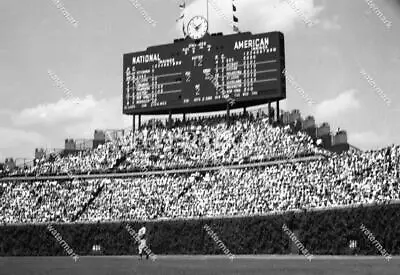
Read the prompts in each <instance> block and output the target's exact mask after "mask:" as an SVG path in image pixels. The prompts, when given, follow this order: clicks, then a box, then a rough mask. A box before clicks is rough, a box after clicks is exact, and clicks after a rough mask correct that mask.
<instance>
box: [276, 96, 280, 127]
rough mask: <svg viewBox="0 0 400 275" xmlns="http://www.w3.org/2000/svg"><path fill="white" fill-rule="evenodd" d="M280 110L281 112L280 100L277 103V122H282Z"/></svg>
mask: <svg viewBox="0 0 400 275" xmlns="http://www.w3.org/2000/svg"><path fill="white" fill-rule="evenodd" d="M280 113H281V112H280V110H279V100H278V101H277V102H276V122H278V123H279V122H280V119H281V118H280Z"/></svg>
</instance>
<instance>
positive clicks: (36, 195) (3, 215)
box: [0, 180, 104, 224]
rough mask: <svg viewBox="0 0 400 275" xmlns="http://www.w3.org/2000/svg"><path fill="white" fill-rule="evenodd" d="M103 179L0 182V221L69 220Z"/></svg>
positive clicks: (75, 214)
mask: <svg viewBox="0 0 400 275" xmlns="http://www.w3.org/2000/svg"><path fill="white" fill-rule="evenodd" d="M102 186H104V180H91V181H78V180H68V181H42V182H41V181H35V182H0V224H4V223H6V224H10V223H44V222H71V221H74V220H75V219H76V218H77V217H78V215H79V214H80V211H83V210H84V206H85V204H86V203H88V202H89V200H90V199H91V198H93V197H94V196H95V195H96V191H98V190H99V188H100V187H102Z"/></svg>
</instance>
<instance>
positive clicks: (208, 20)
mask: <svg viewBox="0 0 400 275" xmlns="http://www.w3.org/2000/svg"><path fill="white" fill-rule="evenodd" d="M206 3H207V22H208V29H210V19H209V14H208V0H206Z"/></svg>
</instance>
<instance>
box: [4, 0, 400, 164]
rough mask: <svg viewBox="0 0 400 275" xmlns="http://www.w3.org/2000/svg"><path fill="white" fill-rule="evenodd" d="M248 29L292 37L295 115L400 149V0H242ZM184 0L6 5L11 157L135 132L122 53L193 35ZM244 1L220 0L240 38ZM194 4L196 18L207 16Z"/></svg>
mask: <svg viewBox="0 0 400 275" xmlns="http://www.w3.org/2000/svg"><path fill="white" fill-rule="evenodd" d="M236 2H237V17H238V18H239V28H240V30H241V31H242V32H244V31H250V32H252V33H253V34H256V33H263V32H269V31H281V32H283V33H284V35H285V43H286V45H285V48H286V70H287V71H286V75H287V99H286V100H284V101H283V102H282V103H281V106H282V107H283V109H285V110H293V109H299V110H300V111H301V113H302V115H303V117H306V116H308V115H312V116H314V117H315V119H316V122H317V124H321V123H323V122H328V123H330V125H331V129H332V130H335V129H337V128H340V129H344V130H346V131H347V134H348V141H349V143H351V144H352V145H354V146H356V147H358V148H361V149H363V150H369V149H377V148H381V147H384V146H387V145H390V144H400V125H399V120H400V95H399V94H398V93H396V91H398V90H399V87H400V35H399V34H400V1H399V0H351V1H349V0H329V1H328V0H315V1H313V0H236ZM180 3H181V0H113V1H108V0H107V1H106V0H43V1H28V0H20V1H15V0H1V1H0V161H3V160H4V158H7V157H13V158H17V162H18V160H19V161H21V160H22V159H23V158H27V159H32V158H33V157H34V149H35V148H48V149H49V148H63V146H64V140H65V139H66V138H74V139H82V138H93V132H94V130H95V129H121V128H128V127H129V126H131V124H132V119H131V117H128V116H124V115H122V75H123V74H122V55H123V54H124V53H129V52H135V51H142V50H145V49H146V48H147V47H149V46H153V45H159V44H167V43H172V42H173V40H174V39H176V38H181V37H183V34H182V25H181V24H182V23H181V22H178V23H177V22H176V19H177V18H178V17H179V15H180V12H181V10H180V9H179V4H180ZM231 4H232V0H209V24H210V29H209V31H210V33H215V32H223V33H224V34H231V33H233V31H232V26H231V22H230V20H231V18H232V6H231ZM206 7H207V5H206V0H187V4H186V10H185V20H186V23H187V21H188V20H189V19H190V18H191V17H193V16H195V15H203V16H205V15H206V10H207V9H206Z"/></svg>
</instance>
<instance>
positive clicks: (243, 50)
mask: <svg viewBox="0 0 400 275" xmlns="http://www.w3.org/2000/svg"><path fill="white" fill-rule="evenodd" d="M284 69H285V49H284V36H283V34H282V33H280V32H271V33H262V34H256V35H252V34H251V33H239V34H232V35H226V36H223V35H206V36H205V37H204V38H203V39H201V40H196V41H194V40H192V39H190V38H186V39H181V40H175V42H174V43H173V44H167V45H160V46H155V47H149V48H148V49H147V50H146V51H142V52H135V53H128V54H124V56H123V70H124V76H123V113H124V114H166V113H169V112H171V113H183V112H203V111H216V110H223V109H226V106H227V102H230V103H231V104H233V106H232V108H236V107H246V106H251V105H258V104H263V103H267V102H272V101H278V100H281V99H284V98H286V86H285V74H284V73H283V71H284Z"/></svg>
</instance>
